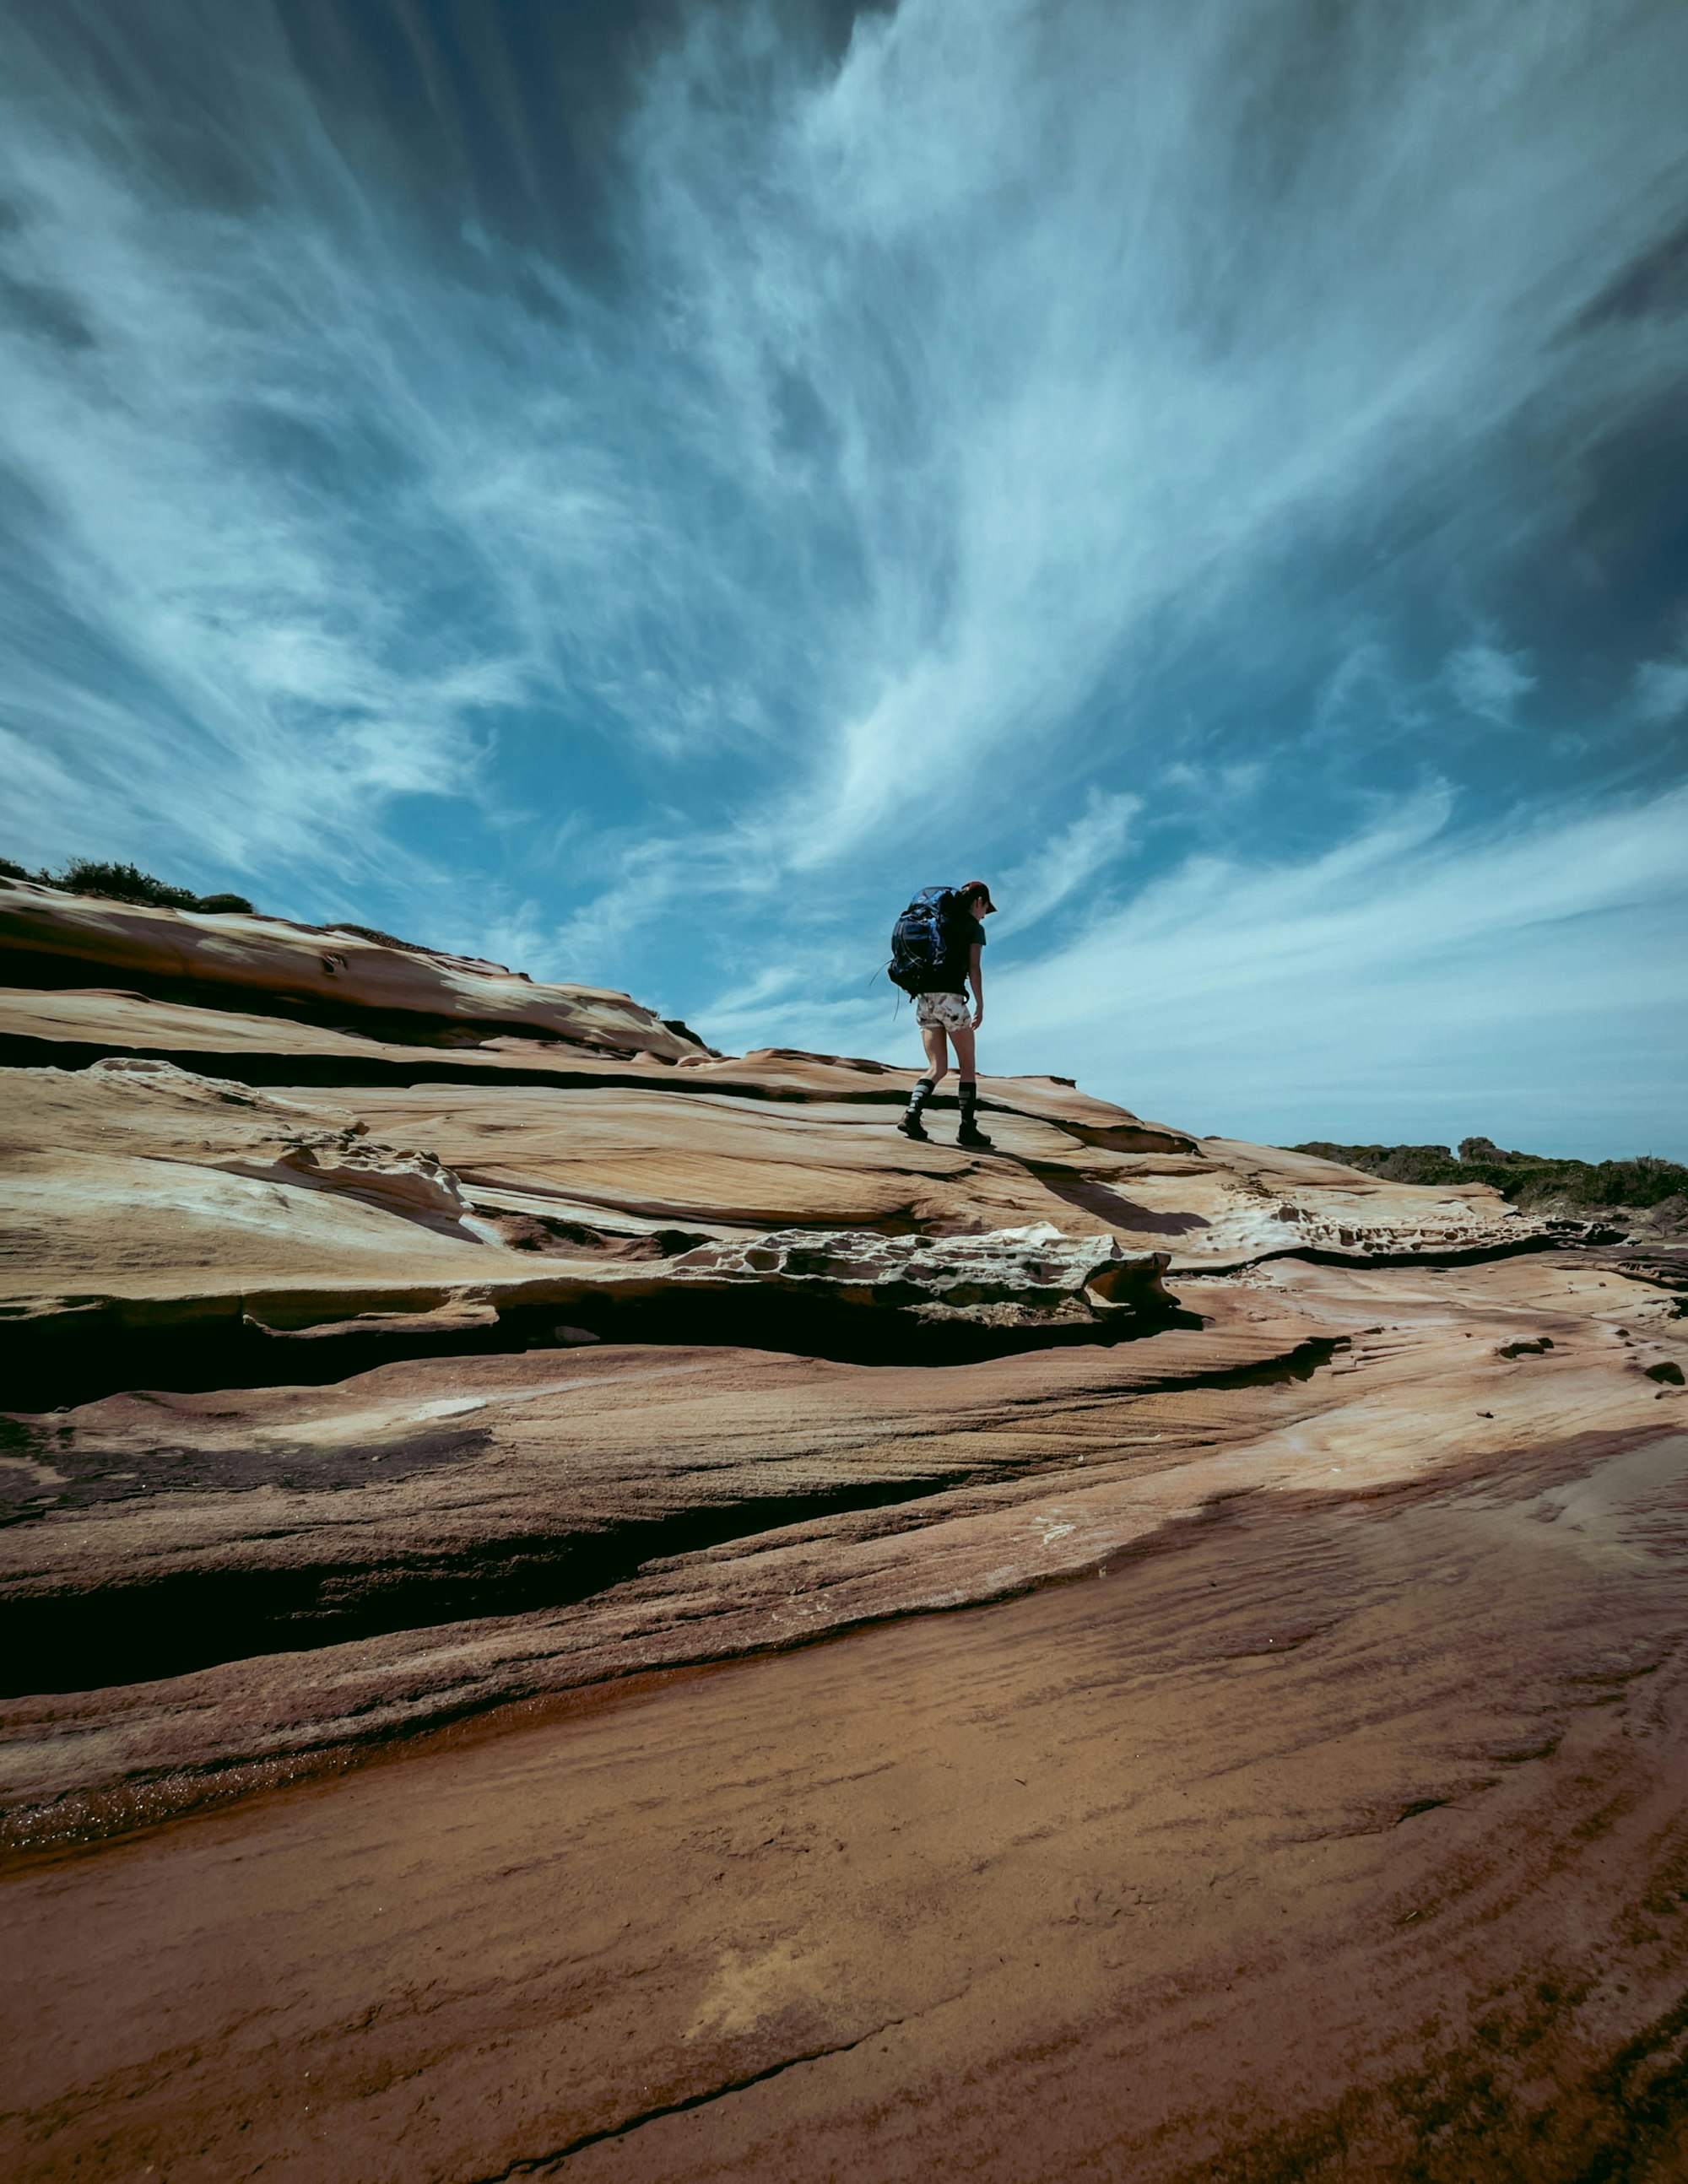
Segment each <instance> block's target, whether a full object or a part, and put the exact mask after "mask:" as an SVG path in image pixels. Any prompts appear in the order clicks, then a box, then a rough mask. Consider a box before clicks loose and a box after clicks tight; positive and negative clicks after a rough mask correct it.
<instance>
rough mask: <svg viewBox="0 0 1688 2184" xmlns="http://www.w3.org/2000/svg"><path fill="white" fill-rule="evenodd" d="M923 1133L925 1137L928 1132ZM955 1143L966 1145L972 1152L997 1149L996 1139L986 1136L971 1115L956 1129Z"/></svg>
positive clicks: (987, 1151) (985, 1151)
mask: <svg viewBox="0 0 1688 2184" xmlns="http://www.w3.org/2000/svg"><path fill="white" fill-rule="evenodd" d="M921 1134H922V1137H923V1136H924V1135H925V1132H924V1131H922V1133H921ZM955 1143H956V1144H957V1145H966V1146H967V1150H968V1151H970V1152H976V1153H989V1152H994V1151H995V1150H996V1140H995V1139H994V1138H988V1137H986V1135H985V1134H984V1132H983V1130H982V1129H980V1128H979V1126H978V1123H975V1122H974V1121H972V1118H971V1117H969V1119H968V1120H967V1122H965V1123H962V1125H961V1128H960V1129H959V1130H957V1131H956V1133H955Z"/></svg>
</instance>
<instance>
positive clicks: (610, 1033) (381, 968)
mask: <svg viewBox="0 0 1688 2184" xmlns="http://www.w3.org/2000/svg"><path fill="white" fill-rule="evenodd" d="M8 951H11V952H14V953H15V954H17V955H19V956H27V957H30V958H33V959H36V960H40V959H42V958H45V959H48V960H50V961H54V962H58V963H62V964H63V965H64V968H65V972H66V973H67V975H68V974H69V973H70V971H71V969H72V967H74V966H76V965H78V964H84V963H86V964H92V965H97V966H99V967H101V968H103V969H105V970H111V971H117V972H121V973H123V974H124V975H125V976H129V977H133V976H135V975H136V974H141V975H142V976H145V977H148V978H159V979H163V980H166V981H175V982H185V983H188V984H190V985H192V986H198V987H203V988H209V989H213V990H214V991H217V990H220V991H226V993H227V994H228V995H230V997H231V999H232V998H234V997H236V996H239V995H261V996H263V997H264V998H265V1000H268V1001H269V1002H270V1003H271V1004H272V1005H273V1004H275V1003H276V1002H281V1003H283V1004H285V1003H289V1002H292V1003H298V1002H304V1003H315V1004H319V1005H321V1006H326V1007H327V1008H328V1009H329V1010H330V1011H331V1012H332V1013H334V1014H335V1015H336V1016H350V1017H357V1016H359V1014H360V1013H369V1014H370V1015H378V1016H380V1017H384V1018H392V1017H404V1016H410V1017H418V1018H422V1019H426V1018H439V1017H446V1018H456V1019H458V1020H460V1021H461V1022H465V1023H474V1024H481V1025H484V1026H486V1027H487V1028H488V1029H494V1028H499V1027H501V1026H502V1027H505V1028H510V1027H515V1026H522V1027H528V1028H532V1029H534V1030H536V1031H542V1032H550V1033H552V1034H554V1035H560V1036H562V1037H565V1038H571V1039H582V1040H585V1041H588V1042H593V1043H596V1044H599V1045H606V1046H610V1047H615V1048H619V1049H621V1050H626V1051H627V1052H630V1053H632V1052H639V1053H646V1054H652V1055H659V1056H663V1057H665V1058H666V1059H667V1060H669V1061H677V1059H678V1058H679V1056H681V1055H682V1054H686V1053H690V1052H694V1051H695V1048H694V1044H693V1042H692V1040H691V1039H689V1038H688V1039H682V1038H680V1037H678V1036H677V1034H675V1033H673V1032H671V1031H670V1030H669V1029H668V1028H667V1027H666V1025H665V1024H664V1023H663V1022H662V1021H661V1019H660V1017H657V1016H656V1015H655V1013H654V1012H653V1011H650V1010H649V1009H643V1008H641V1007H640V1006H639V1005H638V1002H636V1001H634V1000H630V999H629V998H628V996H627V995H625V994H617V993H612V992H610V991H609V990H608V989H604V988H600V987H595V986H536V985H534V984H533V983H532V982H531V981H530V980H528V979H527V978H524V977H521V976H520V975H519V974H517V973H515V972H510V971H506V970H505V969H504V967H503V966H502V965H499V964H487V963H483V962H480V961H469V960H467V959H465V958H460V957H454V956H435V955H426V956H425V955H421V954H417V953H414V952H412V951H411V950H408V949H404V948H398V947H391V946H387V945H383V944H382V943H380V942H378V941H373V940H367V939H362V938H360V937H359V936H357V935H355V934H353V933H314V932H311V931H309V930H308V929H307V928H304V927H300V926H294V925H289V924H287V922H285V921H283V920H281V919H280V918H266V917H238V916H217V915H212V914H209V913H203V912H194V911H175V910H153V909H148V908H143V907H141V906H139V905H134V904H130V903H116V902H107V901H103V900H99V899H97V898H96V897H92V896H86V895H73V894H64V893H63V892H62V891H61V890H60V889H57V888H48V887H37V886H35V885H33V884H31V883H29V882H27V881H22V880H0V957H3V956H4V954H5V953H6V952H8Z"/></svg>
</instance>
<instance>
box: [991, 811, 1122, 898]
mask: <svg viewBox="0 0 1688 2184" xmlns="http://www.w3.org/2000/svg"><path fill="white" fill-rule="evenodd" d="M1142 809H1143V799H1142V798H1141V797H1140V796H1131V795H1124V794H1106V793H1105V792H1104V791H1102V790H1100V789H1098V788H1092V789H1091V790H1090V791H1089V794H1088V796H1087V797H1086V799H1085V804H1084V810H1083V811H1081V812H1080V813H1079V815H1078V817H1077V818H1076V819H1074V820H1072V822H1070V823H1069V824H1068V825H1067V826H1065V827H1062V828H1061V831H1060V832H1059V833H1056V834H1054V835H1052V836H1051V837H1050V839H1049V840H1048V841H1046V842H1045V843H1044V844H1043V845H1042V846H1041V847H1040V848H1039V850H1037V851H1036V853H1035V854H1034V855H1033V856H1031V857H1029V858H1028V860H1027V861H1026V862H1025V863H1024V864H1021V865H1017V866H1013V867H1012V869H1011V870H1010V871H1009V872H1006V873H1005V874H1004V876H1003V877H1002V880H1001V883H1000V885H994V886H993V888H992V890H991V895H992V900H994V901H995V902H996V905H997V907H998V909H999V910H1000V911H1002V912H1003V914H1004V916H1005V918H1006V922H1007V924H1008V925H1009V926H1010V927H1011V928H1012V929H1013V930H1014V931H1015V932H1017V933H1022V932H1024V931H1026V930H1027V928H1029V927H1031V926H1033V925H1035V924H1037V923H1039V921H1040V920H1042V919H1043V918H1045V917H1048V916H1049V914H1050V911H1053V910H1056V909H1058V908H1059V907H1060V905H1061V904H1062V903H1064V902H1067V901H1070V900H1072V898H1073V897H1074V896H1075V895H1080V896H1082V895H1084V894H1086V893H1088V892H1092V891H1093V890H1094V883H1097V882H1099V881H1100V880H1101V879H1102V876H1103V875H1104V874H1105V873H1106V871H1107V869H1108V867H1109V866H1111V864H1113V863H1114V862H1116V861H1117V859H1118V858H1119V856H1120V855H1121V854H1122V852H1123V850H1124V848H1125V846H1126V843H1127V841H1128V838H1129V836H1130V833H1131V822H1132V821H1133V820H1134V818H1135V817H1136V816H1137V815H1138V813H1139V811H1141V810H1142Z"/></svg>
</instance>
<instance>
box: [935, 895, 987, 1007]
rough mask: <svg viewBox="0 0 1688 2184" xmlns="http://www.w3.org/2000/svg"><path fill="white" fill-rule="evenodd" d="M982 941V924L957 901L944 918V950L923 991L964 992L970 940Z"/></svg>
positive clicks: (970, 950)
mask: <svg viewBox="0 0 1688 2184" xmlns="http://www.w3.org/2000/svg"><path fill="white" fill-rule="evenodd" d="M975 942H977V943H978V945H979V946H980V947H981V948H983V945H984V928H983V925H982V924H980V922H979V921H978V918H976V917H974V916H973V914H972V911H970V910H964V909H962V907H961V905H960V904H959V903H958V904H957V905H955V908H954V909H952V910H951V911H950V915H949V916H948V917H946V918H945V919H944V954H943V956H942V957H941V958H940V959H939V961H938V962H937V963H936V964H935V965H934V966H933V971H932V975H931V977H930V978H928V979H927V981H926V983H924V985H923V986H922V988H921V991H922V993H926V994H965V993H966V992H967V973H968V972H969V971H970V970H972V963H973V944H974V943H975Z"/></svg>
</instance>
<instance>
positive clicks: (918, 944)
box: [885, 887, 955, 994]
mask: <svg viewBox="0 0 1688 2184" xmlns="http://www.w3.org/2000/svg"><path fill="white" fill-rule="evenodd" d="M954 903H955V889H954V888H947V887H928V888H922V889H921V891H920V893H919V894H917V895H916V897H915V899H914V900H913V901H912V902H911V904H910V905H909V906H908V908H907V909H906V910H905V911H904V912H903V914H902V916H901V917H900V918H899V919H898V920H897V922H896V923H895V924H894V926H893V927H892V928H891V960H890V961H889V963H888V964H887V965H886V967H885V968H886V972H887V975H888V976H889V978H890V980H891V983H892V984H893V985H894V986H900V987H901V988H902V989H903V991H904V992H905V994H919V993H923V992H924V991H925V989H926V981H927V980H928V978H930V977H931V976H932V974H933V972H934V971H936V969H937V968H938V966H939V964H940V963H941V962H942V961H943V960H944V944H945V940H946V937H947V936H946V935H945V933H944V922H945V921H946V920H947V918H948V917H949V916H950V910H951V907H952V905H954Z"/></svg>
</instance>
